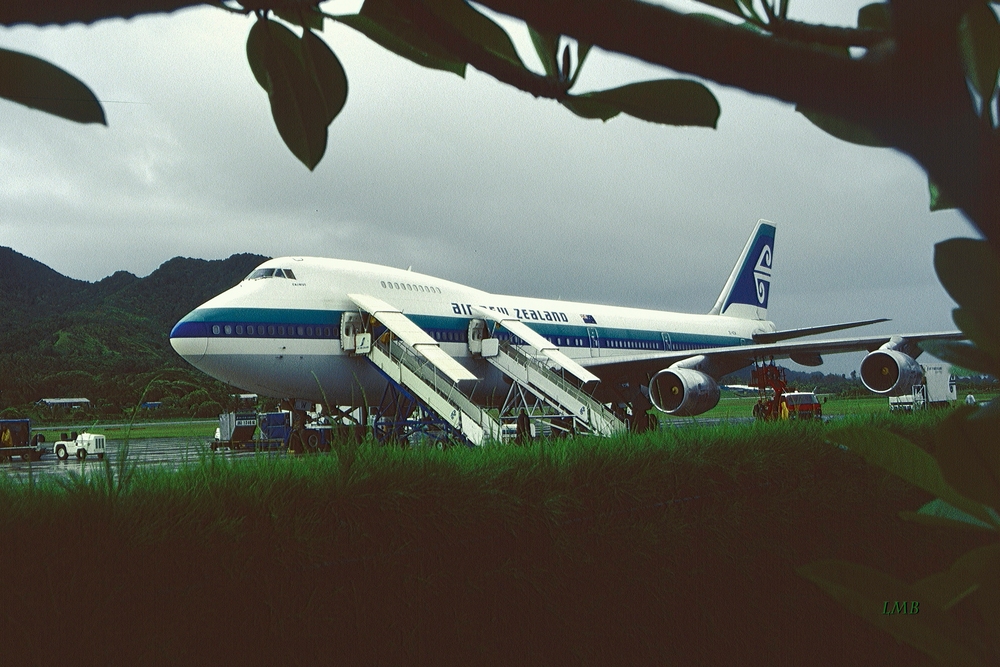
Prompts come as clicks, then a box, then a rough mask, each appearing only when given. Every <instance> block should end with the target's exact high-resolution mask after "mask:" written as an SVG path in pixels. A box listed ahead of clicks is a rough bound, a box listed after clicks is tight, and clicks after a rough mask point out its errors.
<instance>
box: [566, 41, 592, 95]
mask: <svg viewBox="0 0 1000 667" xmlns="http://www.w3.org/2000/svg"><path fill="white" fill-rule="evenodd" d="M591 46H593V45H592V44H588V43H586V42H581V41H577V43H576V71H575V72H573V77H572V78H571V79H570V80H569V87H570V88H572V87H573V86H574V85H576V80H577V79H578V78H580V71H581V70H582V69H583V63H584V61H585V60H587V54H588V53H590V47H591Z"/></svg>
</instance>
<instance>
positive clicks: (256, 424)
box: [211, 410, 333, 453]
mask: <svg viewBox="0 0 1000 667" xmlns="http://www.w3.org/2000/svg"><path fill="white" fill-rule="evenodd" d="M292 416H293V413H291V412H288V411H284V410H283V411H280V412H263V413H260V414H258V413H255V412H244V413H234V412H229V413H226V414H222V415H219V428H217V429H216V430H215V441H214V442H213V443H212V445H211V448H212V449H213V450H215V449H219V448H220V447H225V448H227V449H233V450H237V449H245V450H250V451H255V450H258V449H285V448H288V449H291V450H292V451H294V452H298V453H302V452H310V451H329V449H330V443H331V442H332V441H333V427H332V426H331V425H330V424H328V423H326V419H325V418H321V417H318V416H317V417H316V418H314V419H312V420H311V421H309V422H307V423H304V424H303V426H302V428H299V429H296V428H294V427H293V425H292Z"/></svg>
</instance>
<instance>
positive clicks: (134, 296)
mask: <svg viewBox="0 0 1000 667" xmlns="http://www.w3.org/2000/svg"><path fill="white" fill-rule="evenodd" d="M265 259H267V258H266V257H262V256H260V255H251V254H240V255H233V256H232V257H230V258H228V259H224V260H213V261H207V260H202V259H189V258H184V257H175V258H174V259H171V260H169V261H167V262H165V263H164V264H163V265H161V266H160V267H159V268H158V269H157V270H156V271H154V272H153V273H151V274H150V275H148V276H146V277H145V278H138V277H136V276H134V275H132V274H131V273H128V272H125V271H119V272H117V273H115V274H114V275H111V276H108V277H107V278H105V279H103V280H101V281H99V282H96V283H89V282H86V281H82V280H74V279H73V278H68V277H66V276H63V275H61V274H59V273H58V272H56V271H53V270H52V269H50V268H49V267H47V266H45V265H44V264H42V263H40V262H37V261H35V260H33V259H31V258H29V257H25V256H24V255H21V254H19V253H17V252H15V251H14V250H11V249H10V248H0V410H2V409H4V408H10V407H11V406H24V405H26V404H31V403H34V402H35V401H37V400H39V399H41V398H46V397H59V396H84V397H87V398H89V399H90V400H91V401H92V402H93V403H94V406H95V410H96V411H98V412H104V413H109V414H114V413H120V412H121V410H122V409H123V408H128V407H130V406H134V405H135V404H136V401H138V400H139V398H140V396H141V395H142V392H143V390H144V389H146V388H147V386H148V388H149V393H148V395H147V396H146V398H147V400H160V399H170V398H174V399H178V400H180V398H181V397H182V396H184V397H189V395H190V394H192V393H196V394H197V395H196V397H195V399H191V400H189V401H187V402H188V403H193V402H196V401H200V402H203V403H204V402H212V403H217V402H218V398H217V395H219V394H220V392H222V395H225V393H224V392H226V391H228V390H227V389H226V388H225V387H223V386H222V385H220V384H218V383H215V382H214V381H212V380H210V379H209V378H208V377H207V376H205V375H203V374H201V373H199V372H197V371H195V370H194V369H192V368H191V367H190V366H189V365H188V364H186V363H185V362H184V361H183V360H182V359H181V358H180V357H178V356H177V355H176V354H175V353H174V351H173V349H172V348H171V347H170V342H169V334H170V329H171V328H172V327H173V325H174V324H175V323H176V322H177V320H179V319H180V318H181V317H183V316H184V314H186V313H187V312H189V311H190V310H191V309H193V308H195V307H196V306H198V305H199V304H201V303H203V302H205V301H207V300H208V299H209V298H211V297H212V296H214V295H216V294H218V293H219V292H222V291H224V290H226V289H228V288H229V287H232V286H233V285H235V284H236V283H238V282H239V281H240V280H242V279H243V278H244V277H245V276H246V275H247V274H248V273H249V272H250V271H251V270H253V268H254V267H255V266H257V265H258V264H260V263H261V262H262V261H264V260H265ZM155 377H158V378H159V379H160V381H159V382H156V383H154V384H153V385H151V386H149V382H150V380H151V379H153V378H155ZM199 388H205V389H207V390H208V391H207V392H206V391H200V392H199V391H197V390H198V389H199ZM209 399H211V400H209ZM167 402H168V403H169V402H170V401H169V400H167ZM187 407H191V406H187ZM192 409H193V410H194V411H197V405H194V406H193V408H192ZM208 409H209V408H208V407H206V408H205V410H208ZM211 409H215V406H211ZM203 411H204V410H203Z"/></svg>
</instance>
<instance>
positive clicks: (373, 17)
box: [337, 0, 465, 77]
mask: <svg viewBox="0 0 1000 667" xmlns="http://www.w3.org/2000/svg"><path fill="white" fill-rule="evenodd" d="M337 20H338V21H340V22H341V23H344V24H345V25H348V26H350V27H352V28H354V29H355V30H357V31H358V32H360V33H361V34H363V35H365V36H366V37H368V38H369V39H370V40H372V41H373V42H375V43H376V44H378V45H380V46H382V47H383V48H385V49H388V50H389V51H392V52H393V53H395V54H396V55H398V56H402V57H403V58H406V59H407V60H409V61H411V62H414V63H416V64H417V65H420V66H421V67H427V68H430V69H438V70H442V71H445V72H453V73H455V74H457V75H459V76H461V77H465V61H463V60H462V59H460V58H458V57H456V56H455V55H453V54H451V53H450V52H449V51H448V50H447V49H445V48H444V47H443V46H441V45H440V44H438V43H437V42H435V41H433V40H431V39H429V38H428V37H427V35H425V34H424V33H423V32H422V31H420V30H417V29H415V28H414V27H413V25H412V24H411V23H410V22H409V21H408V20H407V19H405V18H404V17H403V16H402V15H401V14H400V13H399V10H398V9H396V6H395V5H393V4H392V3H391V2H387V1H386V0H365V3H364V4H363V5H362V6H361V12H360V14H357V15H350V16H338V17H337Z"/></svg>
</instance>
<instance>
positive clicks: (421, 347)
mask: <svg viewBox="0 0 1000 667" xmlns="http://www.w3.org/2000/svg"><path fill="white" fill-rule="evenodd" d="M347 298H349V299H350V300H351V301H353V302H354V303H355V304H357V306H358V308H360V309H361V310H363V311H365V312H367V313H368V314H369V315H371V316H372V317H374V318H375V319H377V320H378V321H379V322H380V323H381V324H382V325H383V326H385V328H386V329H388V330H389V331H391V332H392V333H393V335H395V336H396V337H397V338H399V339H400V340H401V341H403V342H404V343H406V344H407V345H409V346H410V347H412V348H413V349H414V350H415V351H416V353H417V354H419V355H421V356H422V357H424V358H425V359H427V361H429V362H431V363H432V364H433V365H434V366H436V367H437V368H438V369H439V370H440V371H441V372H442V373H444V374H445V375H447V376H448V377H450V378H451V379H452V380H453V381H455V382H461V381H462V380H478V379H479V378H477V377H476V376H475V375H473V374H472V373H470V372H469V370H468V369H467V368H466V367H465V366H463V365H462V364H460V363H458V362H457V361H455V359H454V358H453V357H451V355H449V354H448V353H447V352H445V351H444V350H442V349H441V346H440V345H438V343H437V341H436V340H434V339H433V338H431V337H430V336H429V335H428V334H427V332H426V331H424V330H423V329H421V328H420V327H419V326H417V325H416V324H415V323H414V322H413V320H411V319H410V318H408V317H407V316H406V315H404V314H403V312H402V311H401V310H399V309H398V308H396V307H394V306H391V305H389V304H388V303H386V302H385V301H382V300H381V299H377V298H375V297H373V296H368V295H367V294H348V295H347Z"/></svg>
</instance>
